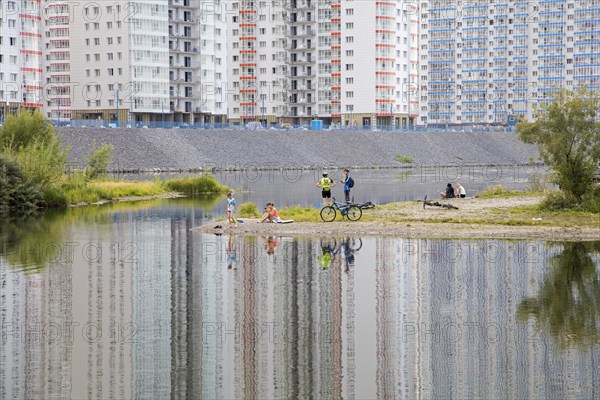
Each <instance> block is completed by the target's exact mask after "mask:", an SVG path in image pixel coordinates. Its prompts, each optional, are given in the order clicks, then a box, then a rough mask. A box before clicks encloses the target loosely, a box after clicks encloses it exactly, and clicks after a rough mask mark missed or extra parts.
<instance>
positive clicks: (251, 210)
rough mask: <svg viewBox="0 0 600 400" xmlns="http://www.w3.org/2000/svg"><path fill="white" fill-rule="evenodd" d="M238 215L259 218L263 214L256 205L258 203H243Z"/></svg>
mask: <svg viewBox="0 0 600 400" xmlns="http://www.w3.org/2000/svg"><path fill="white" fill-rule="evenodd" d="M238 215H239V216H240V217H243V218H257V217H260V216H262V214H261V213H260V212H259V211H258V207H256V204H254V203H244V204H242V205H241V206H240V211H239V213H238Z"/></svg>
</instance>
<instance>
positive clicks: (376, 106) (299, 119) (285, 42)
mask: <svg viewBox="0 0 600 400" xmlns="http://www.w3.org/2000/svg"><path fill="white" fill-rule="evenodd" d="M232 11H233V12H232V13H231V14H228V16H227V18H228V21H227V22H228V24H229V26H228V44H229V49H228V55H229V62H230V64H229V65H230V66H229V73H228V78H227V80H228V83H230V84H231V85H230V88H231V89H232V93H233V98H232V100H233V101H231V102H230V103H229V113H228V114H229V117H230V119H232V120H233V121H236V122H240V121H246V120H256V121H258V120H263V122H266V123H289V124H308V123H310V121H311V120H312V119H314V118H319V119H322V120H323V121H324V122H325V124H339V125H352V124H353V125H371V124H377V125H394V124H405V125H406V124H408V123H409V118H408V114H409V105H410V104H411V102H412V103H418V100H419V99H418V98H413V99H412V100H410V99H409V98H408V97H407V96H406V92H407V89H408V87H409V85H410V84H411V82H415V81H417V80H418V77H419V76H418V71H417V63H418V56H417V50H418V35H417V34H416V31H415V27H418V24H416V22H417V21H418V17H415V16H410V13H409V12H408V8H407V7H406V4H404V3H403V2H397V1H391V2H379V1H378V2H342V1H339V0H332V1H314V0H297V1H291V2H289V3H286V4H282V3H280V2H277V1H271V2H266V1H259V2H256V1H234V2H233V3H232ZM411 50H412V51H411ZM411 74H412V78H411ZM417 110H418V107H414V112H417ZM413 117H414V115H413Z"/></svg>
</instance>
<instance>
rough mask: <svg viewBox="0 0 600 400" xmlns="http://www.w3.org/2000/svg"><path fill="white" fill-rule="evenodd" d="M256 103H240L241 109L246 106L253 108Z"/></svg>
mask: <svg viewBox="0 0 600 400" xmlns="http://www.w3.org/2000/svg"><path fill="white" fill-rule="evenodd" d="M255 105H256V103H240V106H241V107H246V106H255Z"/></svg>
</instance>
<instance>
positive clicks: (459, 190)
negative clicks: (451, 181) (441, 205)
mask: <svg viewBox="0 0 600 400" xmlns="http://www.w3.org/2000/svg"><path fill="white" fill-rule="evenodd" d="M456 197H457V198H459V199H464V198H465V197H467V191H466V190H465V187H464V186H463V185H461V184H460V183H457V184H456Z"/></svg>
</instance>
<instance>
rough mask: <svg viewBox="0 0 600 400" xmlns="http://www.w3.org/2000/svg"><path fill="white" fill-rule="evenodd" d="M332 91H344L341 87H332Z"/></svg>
mask: <svg viewBox="0 0 600 400" xmlns="http://www.w3.org/2000/svg"><path fill="white" fill-rule="evenodd" d="M331 90H342V87H341V86H332V87H331Z"/></svg>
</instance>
